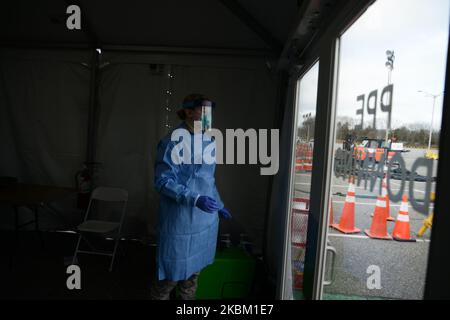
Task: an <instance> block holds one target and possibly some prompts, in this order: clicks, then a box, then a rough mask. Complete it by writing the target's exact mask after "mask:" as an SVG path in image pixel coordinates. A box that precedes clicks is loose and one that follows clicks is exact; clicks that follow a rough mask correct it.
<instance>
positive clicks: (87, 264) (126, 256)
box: [0, 231, 274, 299]
mask: <svg viewBox="0 0 450 320" xmlns="http://www.w3.org/2000/svg"><path fill="white" fill-rule="evenodd" d="M41 234H42V239H41V238H39V237H38V235H37V233H35V232H33V231H22V232H20V234H19V235H18V237H16V235H15V233H14V232H12V231H0V283H1V284H2V285H1V286H0V299H5V298H6V299H148V298H149V287H150V285H151V282H152V277H151V275H152V274H153V271H154V255H155V246H150V245H146V244H144V243H142V242H140V241H121V243H120V248H121V250H120V255H119V256H118V259H117V262H116V263H115V266H114V270H113V271H112V272H108V267H109V261H110V260H109V258H108V257H103V256H91V255H81V256H80V258H79V265H80V269H81V290H69V289H68V288H67V285H66V281H67V279H68V277H69V276H70V275H69V274H67V273H66V270H67V266H68V265H70V264H71V262H72V255H73V252H74V249H75V245H76V240H77V237H76V235H75V234H71V233H60V232H42V233H41ZM41 240H42V241H41ZM103 245H105V246H109V245H112V241H103ZM248 298H249V299H273V298H274V288H272V286H271V285H270V284H268V282H267V281H266V277H265V272H264V268H263V267H262V263H258V265H257V270H256V274H255V280H254V285H253V289H252V292H251V294H250V296H249V297H248Z"/></svg>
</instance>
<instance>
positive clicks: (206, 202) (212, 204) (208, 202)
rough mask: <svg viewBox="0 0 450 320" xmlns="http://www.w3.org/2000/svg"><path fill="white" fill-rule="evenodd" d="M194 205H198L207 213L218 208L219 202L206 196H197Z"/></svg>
mask: <svg viewBox="0 0 450 320" xmlns="http://www.w3.org/2000/svg"><path fill="white" fill-rule="evenodd" d="M195 205H196V206H197V207H199V208H200V209H201V210H203V211H205V212H208V213H213V212H216V211H217V210H219V204H218V203H217V201H216V200H214V199H213V198H211V197H208V196H200V197H198V199H197V202H195Z"/></svg>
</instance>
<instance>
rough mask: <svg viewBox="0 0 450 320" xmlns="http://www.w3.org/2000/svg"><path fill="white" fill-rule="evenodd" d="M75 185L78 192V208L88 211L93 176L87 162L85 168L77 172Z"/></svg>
mask: <svg viewBox="0 0 450 320" xmlns="http://www.w3.org/2000/svg"><path fill="white" fill-rule="evenodd" d="M75 183H76V188H77V190H78V193H77V208H78V209H87V207H88V204H89V199H90V197H91V192H92V176H91V173H90V170H89V168H88V166H87V163H86V162H85V163H84V164H83V168H82V169H81V170H79V171H77V173H76V175H75Z"/></svg>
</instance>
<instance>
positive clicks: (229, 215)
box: [219, 207, 231, 220]
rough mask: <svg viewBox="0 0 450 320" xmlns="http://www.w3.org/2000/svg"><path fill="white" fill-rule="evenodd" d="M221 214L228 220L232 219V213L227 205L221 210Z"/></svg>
mask: <svg viewBox="0 0 450 320" xmlns="http://www.w3.org/2000/svg"><path fill="white" fill-rule="evenodd" d="M219 215H220V216H221V217H222V218H224V219H226V220H228V219H231V213H230V211H228V210H227V208H225V207H223V208H222V209H220V210H219Z"/></svg>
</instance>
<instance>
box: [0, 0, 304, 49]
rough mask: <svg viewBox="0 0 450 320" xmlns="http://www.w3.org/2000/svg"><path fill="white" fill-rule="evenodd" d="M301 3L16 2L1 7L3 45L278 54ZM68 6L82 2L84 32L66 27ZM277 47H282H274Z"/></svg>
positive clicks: (167, 0)
mask: <svg viewBox="0 0 450 320" xmlns="http://www.w3.org/2000/svg"><path fill="white" fill-rule="evenodd" d="M302 2H303V1H301V0H283V1H281V2H280V1H277V0H189V1H180V0H147V1H144V0H128V1H120V2H119V1H107V0H95V1H92V0H91V1H88V0H78V1H67V0H39V1H26V0H15V1H8V2H5V3H3V4H2V9H1V10H0V19H1V21H0V41H1V42H2V43H3V44H5V43H6V44H20V45H23V44H27V45H34V44H36V45H38V44H39V45H45V44H65V45H73V46H86V45H88V44H91V45H92V44H97V45H99V46H103V45H123V46H164V47H188V48H215V49H218V48H227V49H239V50H242V49H250V50H275V51H278V53H279V51H281V49H282V46H283V45H284V42H285V41H286V40H287V39H288V36H289V32H290V31H291V30H292V28H293V27H294V26H293V24H294V23H295V22H296V21H295V19H296V16H297V12H298V9H299V6H300V4H301V3H302ZM70 4H78V5H79V6H80V7H81V9H82V30H81V31H78V30H75V31H70V30H67V28H66V25H65V21H66V17H67V15H66V13H65V12H66V8H67V6H68V5H70ZM268 39H271V40H273V41H272V42H271V41H268ZM274 43H275V44H279V46H280V47H281V48H275V47H276V46H274V45H273V44H274ZM277 49H278V50H277Z"/></svg>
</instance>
